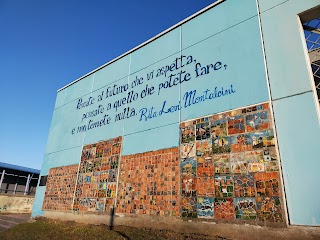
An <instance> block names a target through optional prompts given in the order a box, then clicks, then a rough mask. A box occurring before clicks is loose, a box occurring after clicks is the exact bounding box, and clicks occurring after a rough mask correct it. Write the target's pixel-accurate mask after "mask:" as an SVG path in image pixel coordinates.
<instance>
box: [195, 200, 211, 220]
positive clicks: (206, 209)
mask: <svg viewBox="0 0 320 240" xmlns="http://www.w3.org/2000/svg"><path fill="white" fill-rule="evenodd" d="M197 207H198V209H197V215H198V217H199V218H213V217H214V214H213V212H214V203H213V198H207V197H198V202H197Z"/></svg>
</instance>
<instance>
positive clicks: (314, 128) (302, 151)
mask: <svg viewBox="0 0 320 240" xmlns="http://www.w3.org/2000/svg"><path fill="white" fill-rule="evenodd" d="M259 4H260V11H261V24H262V31H263V39H264V43H265V50H266V60H267V66H268V73H269V79H270V88H271V97H272V101H273V106H274V117H275V123H276V128H277V133H278V143H279V149H280V156H281V162H282V170H283V177H284V182H285V190H286V195H287V204H288V212H289V220H290V223H291V224H296V225H314V226H319V225H320V206H319V202H320V194H319V192H318V191H317V189H319V185H318V184H319V182H320V175H319V174H318V169H319V168H320V161H319V160H320V157H319V150H318V148H319V142H320V128H319V118H318V114H317V111H316V105H315V99H314V94H313V90H312V86H311V81H310V75H309V73H308V68H309V66H308V65H307V62H306V59H307V58H308V56H306V55H305V52H304V48H305V43H304V42H303V39H304V37H303V36H302V35H301V34H302V31H301V29H300V27H299V24H300V23H299V19H298V17H297V16H298V14H300V13H302V12H304V11H306V10H309V9H311V8H313V7H315V6H317V5H319V4H320V1H319V0H308V1H300V0H289V1H284V0H273V1H262V0H259Z"/></svg>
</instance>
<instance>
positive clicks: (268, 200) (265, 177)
mask: <svg viewBox="0 0 320 240" xmlns="http://www.w3.org/2000/svg"><path fill="white" fill-rule="evenodd" d="M180 134H181V135H180V161H181V162H180V171H181V195H182V196H181V198H182V199H181V216H182V217H193V218H196V217H198V218H212V219H221V220H236V219H239V220H256V221H269V222H282V221H283V211H282V203H281V200H280V199H281V196H280V195H281V194H280V192H281V191H280V189H279V188H280V178H279V163H278V162H279V161H278V159H277V154H276V150H275V139H274V134H273V121H272V120H271V114H270V109H269V104H268V103H265V104H260V105H256V106H253V107H248V108H243V109H240V110H235V111H230V112H226V113H222V114H217V115H212V116H208V117H205V118H199V119H196V120H192V121H187V122H183V123H181V124H180Z"/></svg>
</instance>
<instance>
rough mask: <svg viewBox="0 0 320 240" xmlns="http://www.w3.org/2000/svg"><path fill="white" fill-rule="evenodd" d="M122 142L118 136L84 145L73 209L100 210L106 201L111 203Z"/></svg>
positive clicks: (114, 190) (114, 191)
mask: <svg viewBox="0 0 320 240" xmlns="http://www.w3.org/2000/svg"><path fill="white" fill-rule="evenodd" d="M121 144H122V138H121V137H118V138H115V139H111V140H108V141H103V142H99V143H96V144H90V145H87V146H84V147H83V151H82V157H81V162H80V173H81V172H83V173H81V177H79V178H78V183H77V188H76V189H77V197H76V199H75V202H74V210H77V211H100V212H101V211H104V209H105V208H104V206H106V205H105V204H106V203H107V202H108V201H109V202H112V204H113V201H114V197H115V193H116V190H117V186H116V180H117V171H118V164H119V154H120V152H121ZM79 176H80V174H79ZM80 190H81V191H80ZM106 197H107V198H108V199H109V200H108V201H107V200H106ZM110 206H112V205H110Z"/></svg>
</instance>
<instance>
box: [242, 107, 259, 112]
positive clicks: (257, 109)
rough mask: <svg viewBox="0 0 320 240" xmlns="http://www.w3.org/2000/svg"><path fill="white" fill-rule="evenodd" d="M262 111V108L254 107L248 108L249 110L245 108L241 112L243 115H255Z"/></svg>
mask: <svg viewBox="0 0 320 240" xmlns="http://www.w3.org/2000/svg"><path fill="white" fill-rule="evenodd" d="M259 110H262V107H261V106H260V107H259V106H253V107H248V108H243V109H242V110H241V113H254V112H256V111H259Z"/></svg>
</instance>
